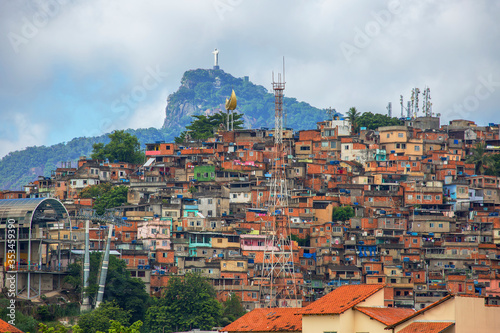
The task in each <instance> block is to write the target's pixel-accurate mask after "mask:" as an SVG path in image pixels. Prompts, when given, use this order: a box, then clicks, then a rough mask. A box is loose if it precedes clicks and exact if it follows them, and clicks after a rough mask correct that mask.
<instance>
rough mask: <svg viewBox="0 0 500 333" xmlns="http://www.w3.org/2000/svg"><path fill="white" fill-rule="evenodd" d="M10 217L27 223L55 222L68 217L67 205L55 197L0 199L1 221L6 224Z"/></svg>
mask: <svg viewBox="0 0 500 333" xmlns="http://www.w3.org/2000/svg"><path fill="white" fill-rule="evenodd" d="M8 219H14V220H16V222H19V223H23V224H26V223H28V221H29V225H30V227H31V226H32V225H33V223H46V222H55V221H61V220H65V219H67V222H69V214H68V211H67V210H66V207H64V205H63V204H62V203H61V202H60V201H59V200H57V199H54V198H27V199H2V200H0V222H1V224H5V223H6V221H7V220H8Z"/></svg>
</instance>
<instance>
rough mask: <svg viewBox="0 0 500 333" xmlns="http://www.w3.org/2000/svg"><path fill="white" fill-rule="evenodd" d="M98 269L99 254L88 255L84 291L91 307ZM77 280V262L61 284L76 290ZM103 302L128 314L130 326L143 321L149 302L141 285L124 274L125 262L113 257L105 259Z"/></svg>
mask: <svg viewBox="0 0 500 333" xmlns="http://www.w3.org/2000/svg"><path fill="white" fill-rule="evenodd" d="M103 239H104V238H103ZM100 267H101V253H100V252H92V253H91V254H90V275H89V287H88V289H87V290H86V291H87V293H88V295H89V297H90V299H91V303H93V301H94V300H95V296H96V295H97V290H98V283H97V279H98V271H99V268H100ZM81 276H82V265H81V262H78V263H77V264H74V265H72V266H71V269H70V274H69V276H68V277H67V278H66V279H65V282H67V283H69V284H72V285H73V287H75V288H80V287H81V279H82V278H81ZM104 301H109V302H115V303H116V305H117V306H119V307H120V308H121V309H123V310H124V311H128V313H129V314H130V322H135V321H137V320H141V319H143V318H144V315H145V312H146V309H147V307H148V305H149V301H150V297H149V295H148V294H147V292H146V289H145V286H144V282H142V281H141V280H140V279H138V278H132V277H131V276H130V272H129V271H128V270H127V266H126V264H125V261H123V260H121V259H119V258H117V257H115V256H113V255H111V256H110V257H109V266H108V274H107V276H106V287H105V289H104ZM115 303H113V304H115Z"/></svg>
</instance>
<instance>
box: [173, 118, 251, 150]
mask: <svg viewBox="0 0 500 333" xmlns="http://www.w3.org/2000/svg"><path fill="white" fill-rule="evenodd" d="M233 115H234V129H242V128H243V127H242V126H243V120H241V118H242V117H243V114H241V113H236V112H235V113H233ZM193 118H195V119H194V120H193V121H192V122H191V124H190V125H188V126H186V130H187V131H185V132H182V133H181V134H180V135H179V136H178V137H177V138H175V142H176V143H182V142H184V141H185V140H186V139H187V137H189V138H190V139H192V140H206V139H208V138H211V137H213V135H214V129H218V128H220V127H221V125H222V126H224V127H226V123H227V113H226V112H217V113H216V114H213V115H211V116H205V115H195V116H193ZM229 119H230V121H231V120H232V119H233V117H230V118H229Z"/></svg>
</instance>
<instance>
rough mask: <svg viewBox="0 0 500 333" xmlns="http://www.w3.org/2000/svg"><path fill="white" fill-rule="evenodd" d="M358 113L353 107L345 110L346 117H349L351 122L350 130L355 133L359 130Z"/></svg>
mask: <svg viewBox="0 0 500 333" xmlns="http://www.w3.org/2000/svg"><path fill="white" fill-rule="evenodd" d="M359 116H360V113H359V112H358V110H357V109H356V108H355V107H352V108H350V109H349V111H347V113H346V117H347V119H349V122H350V123H351V131H352V132H354V133H357V132H358V130H359V126H358V119H359Z"/></svg>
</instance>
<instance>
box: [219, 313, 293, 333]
mask: <svg viewBox="0 0 500 333" xmlns="http://www.w3.org/2000/svg"><path fill="white" fill-rule="evenodd" d="M300 310H301V308H269V309H267V308H266V309H254V310H252V311H250V312H248V313H247V314H245V315H244V316H243V317H241V318H239V319H237V320H236V321H234V322H233V323H231V324H229V325H227V326H226V327H224V328H223V329H222V330H221V331H223V332H302V316H301V315H300Z"/></svg>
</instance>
